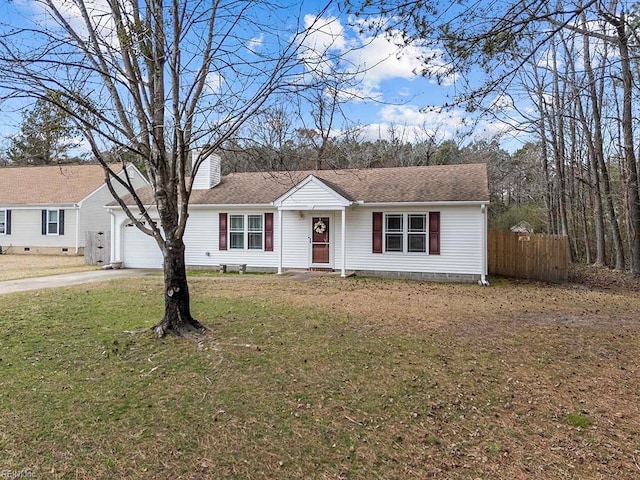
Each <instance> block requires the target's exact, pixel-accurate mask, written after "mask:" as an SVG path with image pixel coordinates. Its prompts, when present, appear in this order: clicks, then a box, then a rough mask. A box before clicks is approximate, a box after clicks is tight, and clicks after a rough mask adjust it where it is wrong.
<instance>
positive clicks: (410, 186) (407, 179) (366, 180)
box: [140, 163, 489, 205]
mask: <svg viewBox="0 0 640 480" xmlns="http://www.w3.org/2000/svg"><path fill="white" fill-rule="evenodd" d="M309 175H314V176H315V177H317V178H318V179H319V180H321V181H322V182H323V183H325V184H326V185H327V186H329V187H331V188H333V189H334V190H335V191H337V192H338V193H339V194H340V195H342V196H344V197H345V198H347V199H349V200H351V201H354V202H356V201H363V202H365V203H395V202H398V203H406V202H466V201H475V202H486V201H489V190H488V183H487V168H486V165H485V164H481V163H473V164H461V165H434V166H428V167H393V168H372V169H362V170H356V169H351V170H318V171H312V170H308V171H295V172H247V173H231V174H229V175H225V176H224V177H222V180H221V182H220V184H219V185H217V186H216V187H214V188H212V189H209V190H194V191H193V192H192V194H191V202H190V203H191V204H192V205H251V204H259V205H265V204H270V203H271V202H273V201H274V200H276V199H277V198H279V197H280V196H282V195H283V194H285V193H286V192H287V191H289V190H290V189H291V188H293V187H294V186H295V185H297V184H298V183H300V182H301V181H302V180H304V179H305V178H307V177H308V176H309ZM140 193H141V196H142V198H143V200H144V203H146V204H150V203H152V201H151V199H152V196H151V191H150V189H149V187H145V191H144V192H140Z"/></svg>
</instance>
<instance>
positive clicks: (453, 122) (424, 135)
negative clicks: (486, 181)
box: [365, 105, 512, 142]
mask: <svg viewBox="0 0 640 480" xmlns="http://www.w3.org/2000/svg"><path fill="white" fill-rule="evenodd" d="M380 119H381V120H382V122H381V123H377V124H373V125H369V126H367V128H366V130H365V131H366V132H368V133H369V134H374V135H375V138H379V132H389V131H390V130H389V127H390V126H393V128H394V129H395V130H396V132H401V133H402V134H403V137H402V138H403V139H404V140H405V141H408V142H416V141H421V140H426V139H428V138H434V140H436V142H442V141H444V140H451V139H461V138H462V137H463V136H464V137H465V138H468V139H470V140H489V139H493V138H495V137H497V136H501V135H503V134H505V133H507V132H509V131H511V130H512V127H510V126H509V125H508V124H506V123H503V122H498V121H491V120H488V119H476V118H471V117H469V114H468V113H467V112H466V111H465V110H463V109H460V108H456V109H442V108H430V109H420V108H419V107H417V106H415V105H387V106H385V107H383V108H382V109H381V110H380ZM471 127H473V134H472V135H470V136H468V137H467V135H468V134H469V133H470V129H471ZM382 138H386V137H382Z"/></svg>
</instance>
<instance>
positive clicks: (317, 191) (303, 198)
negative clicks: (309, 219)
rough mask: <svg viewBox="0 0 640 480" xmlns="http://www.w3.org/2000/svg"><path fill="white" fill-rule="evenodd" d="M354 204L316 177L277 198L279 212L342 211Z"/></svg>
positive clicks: (307, 179) (276, 203) (308, 178)
mask: <svg viewBox="0 0 640 480" xmlns="http://www.w3.org/2000/svg"><path fill="white" fill-rule="evenodd" d="M352 203H353V202H352V201H351V200H350V199H348V198H346V197H345V196H344V195H342V194H341V193H339V192H337V191H336V190H335V189H333V188H331V187H330V186H329V185H327V184H326V183H325V182H323V181H322V180H320V179H318V178H317V177H315V176H314V175H309V176H308V177H307V178H305V179H304V180H303V181H301V182H300V183H298V184H297V185H296V186H294V187H293V188H291V189H290V190H288V191H287V192H285V193H284V194H283V195H282V196H280V197H279V198H277V199H276V200H275V201H274V202H273V205H274V206H275V207H277V208H278V210H342V209H344V208H345V207H348V206H349V205H351V204H352Z"/></svg>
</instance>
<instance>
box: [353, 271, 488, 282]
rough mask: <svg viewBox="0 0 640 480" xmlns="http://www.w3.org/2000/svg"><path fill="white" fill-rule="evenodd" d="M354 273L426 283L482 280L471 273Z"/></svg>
mask: <svg viewBox="0 0 640 480" xmlns="http://www.w3.org/2000/svg"><path fill="white" fill-rule="evenodd" d="M354 273H355V274H356V275H358V276H368V277H382V278H406V279H410V280H422V281H425V282H454V283H477V282H478V281H479V280H480V279H481V278H480V277H481V276H480V275H479V274H477V275H476V274H470V273H432V272H388V271H384V270H355V271H354Z"/></svg>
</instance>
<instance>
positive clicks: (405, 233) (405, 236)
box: [382, 212, 430, 256]
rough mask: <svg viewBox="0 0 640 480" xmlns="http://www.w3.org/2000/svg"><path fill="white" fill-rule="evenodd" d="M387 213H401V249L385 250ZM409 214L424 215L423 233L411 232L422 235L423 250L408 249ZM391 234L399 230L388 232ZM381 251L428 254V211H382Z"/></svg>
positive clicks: (416, 254) (397, 253)
mask: <svg viewBox="0 0 640 480" xmlns="http://www.w3.org/2000/svg"><path fill="white" fill-rule="evenodd" d="M387 215H398V216H399V215H402V251H401V252H388V251H387ZM409 215H424V217H425V231H424V233H412V235H424V241H425V251H424V252H410V251H409ZM389 233H391V234H393V233H397V234H400V232H389ZM382 253H383V255H402V256H424V255H430V254H429V212H383V213H382Z"/></svg>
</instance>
